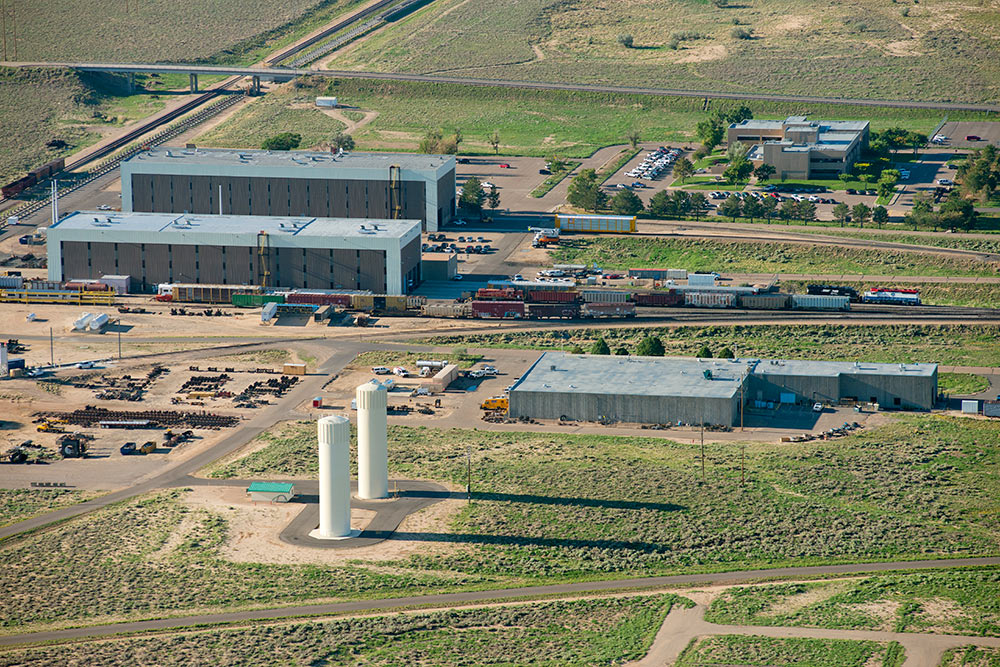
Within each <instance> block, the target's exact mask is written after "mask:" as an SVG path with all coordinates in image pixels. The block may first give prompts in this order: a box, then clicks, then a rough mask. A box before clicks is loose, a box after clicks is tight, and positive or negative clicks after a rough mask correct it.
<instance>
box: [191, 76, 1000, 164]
mask: <svg viewBox="0 0 1000 667" xmlns="http://www.w3.org/2000/svg"><path fill="white" fill-rule="evenodd" d="M297 85H298V86H301V87H298V88H294V87H289V86H283V87H280V88H279V89H277V90H276V91H274V92H271V93H268V96H267V99H268V100H271V99H273V100H274V102H273V104H275V105H276V106H278V107H283V108H284V109H286V110H287V112H288V113H291V112H292V111H295V109H294V108H293V107H294V106H296V105H301V104H303V103H306V102H308V103H310V104H311V103H312V102H313V100H314V98H315V97H316V96H319V95H336V96H337V98H338V99H339V101H340V103H341V104H344V105H346V106H348V107H357V108H360V109H362V110H365V111H370V112H377V113H378V116H377V117H376V118H374V120H372V121H371V122H370V123H368V124H367V125H365V126H364V127H361V128H359V129H358V130H355V131H354V132H352V136H354V138H355V140H356V141H357V145H358V149H359V150H404V151H416V150H417V146H418V144H419V143H420V139H421V138H422V137H423V136H424V135H425V134H426V132H427V131H428V130H431V129H439V128H441V129H444V130H445V131H446V132H448V131H450V130H453V129H454V128H456V127H457V128H459V129H461V130H462V134H463V137H464V139H463V141H462V144H461V145H460V148H459V150H460V152H461V153H462V154H463V155H474V154H480V155H493V154H494V151H493V147H492V146H490V145H489V143H488V141H487V138H488V137H489V135H490V134H491V133H492V132H493V131H494V130H496V131H497V132H499V134H500V147H499V148H500V154H501V155H527V156H540V157H548V156H550V155H553V154H558V155H561V156H564V157H572V158H580V157H587V156H589V155H591V154H592V153H593V152H594V151H596V150H597V149H598V148H601V147H603V146H609V145H614V144H621V143H625V135H626V133H628V132H629V130H632V129H635V130H638V131H639V133H640V135H641V136H642V139H643V140H644V141H663V142H675V143H676V142H686V141H693V140H694V139H693V137H694V128H695V125H696V124H697V123H698V121H700V120H702V119H703V118H705V117H706V116H707V113H705V112H704V111H703V110H702V107H703V100H701V99H692V98H680V97H652V96H644V95H608V94H601V93H581V92H570V91H556V90H551V91H546V90H516V89H505V88H488V87H486V88H479V87H477V88H470V87H467V86H460V85H453V84H430V83H411V82H395V81H363V80H351V79H339V80H336V81H335V82H331V81H329V80H328V79H320V78H318V77H313V78H306V79H304V80H300V82H299V83H298V84H297ZM255 104H256V103H255ZM727 104H743V102H740V103H737V102H730V103H727ZM745 104H747V105H748V106H749V107H750V108H751V109H753V111H754V115H755V116H756V117H758V118H784V117H786V116H788V115H791V114H795V113H809V114H811V115H815V116H817V117H823V118H844V119H865V120H871V122H872V129H885V128H887V127H891V126H896V125H899V126H902V127H906V128H908V129H912V130H917V131H920V132H925V133H926V132H930V131H931V130H932V129H934V127H935V126H936V125H937V124H938V122H939V121H940V120H941V113H940V112H936V111H929V110H918V109H888V108H868V107H852V106H847V105H822V104H811V105H801V104H791V103H771V102H755V101H748V102H745ZM253 106H254V105H251V107H250V108H252V107H253ZM349 111H350V109H349V110H348V111H344V113H345V114H346V113H348V112H349ZM269 113H276V112H269ZM249 114H250V110H249V109H246V110H243V111H240V112H239V113H237V114H236V115H235V116H234V117H233V119H231V120H229V121H227V122H226V123H223V124H222V125H221V126H220V127H219V132H220V133H224V134H220V135H216V134H215V133H214V132H213V133H212V134H210V135H207V136H206V137H204V138H199V139H198V143H199V144H201V143H206V145H208V144H210V143H211V142H212V141H214V140H215V137H217V136H218V137H220V138H221V137H222V136H224V137H225V138H226V141H229V142H231V143H232V145H238V146H240V147H251V146H254V145H256V144H255V143H254V142H253V141H252V140H251V137H252V136H253V132H254V131H255V128H254V124H253V123H252V122H251V121H250V120H248V116H249ZM963 115H964V114H962V113H961V112H958V113H957V116H963ZM967 115H970V116H974V117H979V115H978V114H967ZM954 116H956V114H949V117H954ZM289 117H291V116H289ZM983 117H984V118H985V116H983ZM278 118H279V120H280V119H281V116H280V115H279V116H278ZM279 124H280V123H279ZM229 128H233V129H229Z"/></svg>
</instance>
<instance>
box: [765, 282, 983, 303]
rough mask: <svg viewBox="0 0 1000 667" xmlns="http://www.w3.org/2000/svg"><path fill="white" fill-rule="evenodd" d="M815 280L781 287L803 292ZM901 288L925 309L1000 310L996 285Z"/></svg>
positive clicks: (860, 287) (861, 286)
mask: <svg viewBox="0 0 1000 667" xmlns="http://www.w3.org/2000/svg"><path fill="white" fill-rule="evenodd" d="M811 282H815V281H806V280H783V281H782V282H781V287H782V289H784V290H788V291H791V292H799V293H805V291H806V289H807V286H808V285H809V284H811ZM836 283H837V284H838V285H843V286H845V287H853V288H855V289H857V290H858V291H859V293H860V292H861V291H862V290H867V289H869V288H872V287H879V286H881V287H886V286H888V285H886V284H885V283H884V282H881V283H876V282H866V283H860V282H854V281H848V280H838V281H836ZM905 287H909V288H913V289H919V290H920V302H921V303H922V304H924V305H927V306H969V307H973V308H1000V285H998V284H996V283H907V284H906V285H905Z"/></svg>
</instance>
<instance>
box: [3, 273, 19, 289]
mask: <svg viewBox="0 0 1000 667" xmlns="http://www.w3.org/2000/svg"><path fill="white" fill-rule="evenodd" d="M0 287H6V288H14V289H19V288H21V287H24V278H22V277H21V276H0Z"/></svg>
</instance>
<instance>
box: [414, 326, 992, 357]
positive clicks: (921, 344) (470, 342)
mask: <svg viewBox="0 0 1000 667" xmlns="http://www.w3.org/2000/svg"><path fill="white" fill-rule="evenodd" d="M564 334H568V335H569V338H568V339H567V338H565V337H564ZM647 335H650V336H658V337H659V338H660V340H661V341H662V342H663V346H664V348H665V349H666V353H667V355H668V356H676V357H684V356H688V357H690V356H693V355H694V354H696V353H697V352H698V350H700V349H701V347H702V346H703V345H708V346H709V349H711V350H714V351H715V352H716V353H718V352H719V351H720V350H722V348H724V347H728V348H730V349H732V350H736V351H737V352H738V353H739V355H740V356H742V357H760V358H764V359H767V358H771V359H781V358H786V359H829V360H840V361H855V360H861V361H873V362H885V363H917V362H934V363H939V364H943V365H948V366H1000V346H997V344H996V341H997V340H998V339H1000V327H997V326H991V325H965V324H957V325H922V324H902V325H872V326H850V325H840V324H822V325H801V324H790V325H748V326H707V327H700V326H681V327H674V328H667V327H662V328H658V327H642V328H614V329H569V330H566V331H519V332H515V331H510V332H505V333H497V334H467V335H454V336H434V337H432V338H430V339H428V340H427V341H426V342H427V343H429V344H431V345H449V346H453V345H463V346H468V347H470V348H480V347H507V348H530V349H539V350H546V349H548V350H551V349H556V350H558V349H561V348H563V347H569V346H572V345H579V346H581V347H583V348H584V349H587V348H588V347H589V346H590V344H591V343H593V342H594V341H595V340H596V339H597V338H598V337H603V338H604V339H605V340H607V342H608V345H610V346H611V349H612V350H613V349H615V348H617V347H619V346H624V347H626V348H627V349H629V350H631V351H632V352H633V353H634V351H635V348H636V345H637V344H638V343H639V341H640V340H641V339H642V338H643V337H644V336H647Z"/></svg>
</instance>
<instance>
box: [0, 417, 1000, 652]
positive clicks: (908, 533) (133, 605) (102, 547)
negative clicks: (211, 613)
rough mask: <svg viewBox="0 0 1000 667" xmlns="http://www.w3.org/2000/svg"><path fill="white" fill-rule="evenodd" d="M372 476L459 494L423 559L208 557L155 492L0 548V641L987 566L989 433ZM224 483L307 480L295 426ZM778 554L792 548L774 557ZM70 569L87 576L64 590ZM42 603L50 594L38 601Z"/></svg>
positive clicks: (414, 444)
mask: <svg viewBox="0 0 1000 667" xmlns="http://www.w3.org/2000/svg"><path fill="white" fill-rule="evenodd" d="M389 437H390V442H389V452H390V453H389V461H390V468H391V474H392V475H399V476H403V477H407V478H421V479H435V480H440V481H443V482H450V483H452V484H456V485H463V484H464V483H465V475H466V461H465V455H466V452H467V449H468V451H471V461H472V489H473V498H472V502H471V503H470V504H463V505H462V506H460V507H459V508H457V509H456V510H455V512H456V513H455V514H454V515H453V516H452V518H451V519H450V520H449V521H448V522H447V524H446V525H442V526H441V527H440V528H433V527H429V528H425V529H422V530H421V531H420V532H418V533H408V532H406V531H403V532H401V533H398V534H397V536H396V539H402V540H417V541H421V542H425V543H426V544H427V546H428V548H427V549H426V550H420V551H418V553H417V554H416V555H411V556H408V557H405V558H403V557H401V558H400V559H399V560H396V561H389V562H387V563H374V564H369V563H366V562H364V561H360V560H357V561H352V562H351V563H350V564H347V565H338V566H317V565H301V566H296V565H268V564H259V563H246V562H231V561H228V560H226V559H225V558H224V557H223V556H221V555H220V549H222V546H223V544H224V543H225V541H226V538H227V533H228V530H229V528H228V523H227V521H226V519H225V518H224V517H223V516H222V515H220V514H216V513H213V512H212V511H210V510H208V509H204V508H189V507H187V506H186V505H184V504H183V503H182V502H181V498H182V497H183V494H184V493H185V492H184V491H183V490H177V491H169V492H166V491H165V492H161V493H158V494H155V495H152V496H147V497H144V498H140V499H138V500H135V501H130V502H128V503H124V504H118V505H114V506H111V507H108V508H106V509H103V510H99V511H97V512H95V513H93V514H90V515H88V516H86V517H83V518H81V519H78V520H75V521H73V522H70V523H67V524H64V525H60V526H56V527H55V528H53V529H52V530H49V531H46V532H44V533H39V534H36V535H32V536H29V537H27V538H25V539H23V540H19V541H17V542H14V543H11V544H3V545H0V558H2V559H3V561H4V562H5V563H7V564H8V565H7V566H6V567H5V568H3V569H2V570H0V586H4V587H5V588H6V589H9V590H13V589H15V588H16V590H17V591H18V595H17V596H15V597H12V598H9V599H8V600H7V601H6V602H5V617H4V619H3V621H2V629H3V631H6V632H13V631H16V630H19V629H23V628H25V627H26V626H31V625H43V624H50V623H53V622H61V623H66V622H77V621H86V622H98V621H99V620H106V619H109V618H110V619H114V618H122V617H127V616H134V615H142V616H155V615H162V614H165V613H170V612H179V611H181V610H189V609H193V608H204V609H210V608H222V607H233V606H239V607H254V606H261V605H272V606H273V605H280V604H287V603H291V602H296V601H302V600H314V599H351V598H373V597H389V596H399V595H406V594H413V593H417V592H425V593H429V592H435V591H442V592H443V591H449V590H463V589H477V588H478V589H482V588H493V587H498V586H517V585H523V584H541V583H552V582H557V581H566V580H579V579H581V578H606V577H625V576H642V575H645V574H655V573H667V572H682V571H688V572H690V571H706V570H719V569H740V568H744V567H758V566H778V565H781V564H815V563H820V562H838V561H850V562H857V561H865V560H887V559H896V558H903V559H907V558H928V557H936V556H943V557H949V556H968V555H985V554H994V553H997V551H998V550H1000V543H998V538H997V533H998V531H997V524H996V516H997V513H998V510H1000V505H998V502H1000V501H998V498H1000V486H998V484H1000V482H998V480H997V479H996V478H995V476H991V475H983V474H982V470H984V469H987V468H991V467H994V466H996V465H997V464H998V463H1000V424H997V423H994V422H987V421H981V420H973V419H960V418H945V417H939V416H905V417H902V418H900V419H898V420H896V421H893V422H892V423H890V424H887V425H885V426H883V427H880V428H878V429H874V430H871V431H864V432H861V433H858V434H855V435H852V436H848V437H845V438H842V439H838V440H835V441H816V442H811V443H782V444H772V443H749V444H747V446H746V479H747V482H746V485H745V486H744V485H742V484H741V481H740V479H741V472H740V461H741V452H740V447H738V446H735V445H733V444H732V443H722V444H709V445H707V446H706V471H707V474H706V477H705V479H704V481H703V480H702V479H701V475H700V464H701V460H700V454H699V447H698V446H697V445H696V444H692V443H677V442H671V441H669V440H664V439H659V438H644V437H641V438H640V437H613V436H596V435H569V434H551V433H518V434H515V433H507V432H484V431H476V430H464V429H450V430H437V429H430V428H424V427H418V428H412V427H398V426H397V427H391V428H390V430H389ZM220 472H221V473H222V474H223V475H224V476H239V477H257V478H272V479H273V478H281V477H284V476H287V475H296V476H298V475H302V474H306V475H310V476H314V475H315V474H316V457H315V424H314V423H312V422H295V423H291V424H286V425H283V426H281V427H280V428H279V429H278V432H277V435H276V436H275V435H269V436H267V444H266V446H265V447H264V448H263V449H260V450H258V451H255V452H253V453H251V454H248V455H246V456H245V457H244V458H241V459H238V460H235V461H233V462H230V463H229V464H226V465H225V466H224V467H223V468H222V470H221V471H220ZM790 535H794V536H795V538H794V539H789V536H790ZM81 553H86V554H87V576H86V577H80V576H74V575H73V573H74V572H78V569H79V562H78V559H77V558H76V557H75V556H73V555H74V554H81ZM53 590H58V591H59V595H52V591H53Z"/></svg>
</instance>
